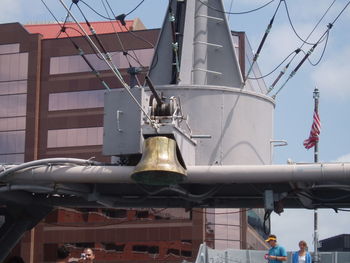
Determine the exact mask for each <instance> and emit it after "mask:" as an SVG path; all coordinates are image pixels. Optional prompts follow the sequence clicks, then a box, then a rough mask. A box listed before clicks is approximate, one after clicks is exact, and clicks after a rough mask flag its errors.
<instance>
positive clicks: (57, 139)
mask: <svg viewBox="0 0 350 263" xmlns="http://www.w3.org/2000/svg"><path fill="white" fill-rule="evenodd" d="M102 142H103V127H92V128H77V129H60V130H49V131H48V134H47V148H57V147H74V146H89V145H102Z"/></svg>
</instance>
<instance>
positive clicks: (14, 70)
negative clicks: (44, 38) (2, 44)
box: [0, 53, 28, 81]
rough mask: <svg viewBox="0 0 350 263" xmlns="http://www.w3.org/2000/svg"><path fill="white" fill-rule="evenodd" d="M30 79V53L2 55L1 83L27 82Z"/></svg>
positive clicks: (0, 66)
mask: <svg viewBox="0 0 350 263" xmlns="http://www.w3.org/2000/svg"><path fill="white" fill-rule="evenodd" d="M27 77H28V53H17V54H5V55H0V81H11V80H25V79H27Z"/></svg>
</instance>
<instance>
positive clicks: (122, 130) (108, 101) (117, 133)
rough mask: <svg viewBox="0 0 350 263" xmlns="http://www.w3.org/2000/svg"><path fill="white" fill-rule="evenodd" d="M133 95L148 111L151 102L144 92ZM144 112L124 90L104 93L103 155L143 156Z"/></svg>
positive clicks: (132, 90) (135, 90)
mask: <svg viewBox="0 0 350 263" xmlns="http://www.w3.org/2000/svg"><path fill="white" fill-rule="evenodd" d="M130 91H131V93H132V94H133V95H134V97H135V98H136V99H137V100H138V102H139V103H140V104H141V105H142V107H143V108H144V109H145V110H147V109H146V108H147V105H148V102H147V100H148V98H146V96H145V93H144V90H143V89H141V88H133V89H130ZM142 116H143V114H142V111H141V109H140V108H139V107H138V106H137V104H136V103H135V102H134V100H133V99H132V98H131V96H130V94H129V93H128V92H127V91H126V90H125V89H117V90H111V91H106V92H105V98H104V129H103V154H104V155H115V156H120V155H130V154H139V153H142V142H143V139H142V134H141V123H142V122H143V121H142Z"/></svg>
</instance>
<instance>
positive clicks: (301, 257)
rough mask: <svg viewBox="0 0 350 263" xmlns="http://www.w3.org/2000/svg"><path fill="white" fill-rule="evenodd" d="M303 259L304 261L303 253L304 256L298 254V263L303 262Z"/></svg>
mask: <svg viewBox="0 0 350 263" xmlns="http://www.w3.org/2000/svg"><path fill="white" fill-rule="evenodd" d="M305 261H306V256H305V255H304V256H298V262H299V263H305Z"/></svg>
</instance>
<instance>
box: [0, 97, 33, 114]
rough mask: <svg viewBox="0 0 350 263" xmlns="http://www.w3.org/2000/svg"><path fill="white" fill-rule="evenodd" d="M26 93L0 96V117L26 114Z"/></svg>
mask: <svg viewBox="0 0 350 263" xmlns="http://www.w3.org/2000/svg"><path fill="white" fill-rule="evenodd" d="M26 107H27V95H26V94H20V95H8V96H7V95H4V96H0V118H1V117H17V116H18V117H19V116H25V115H26V110H27V109H26Z"/></svg>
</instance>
